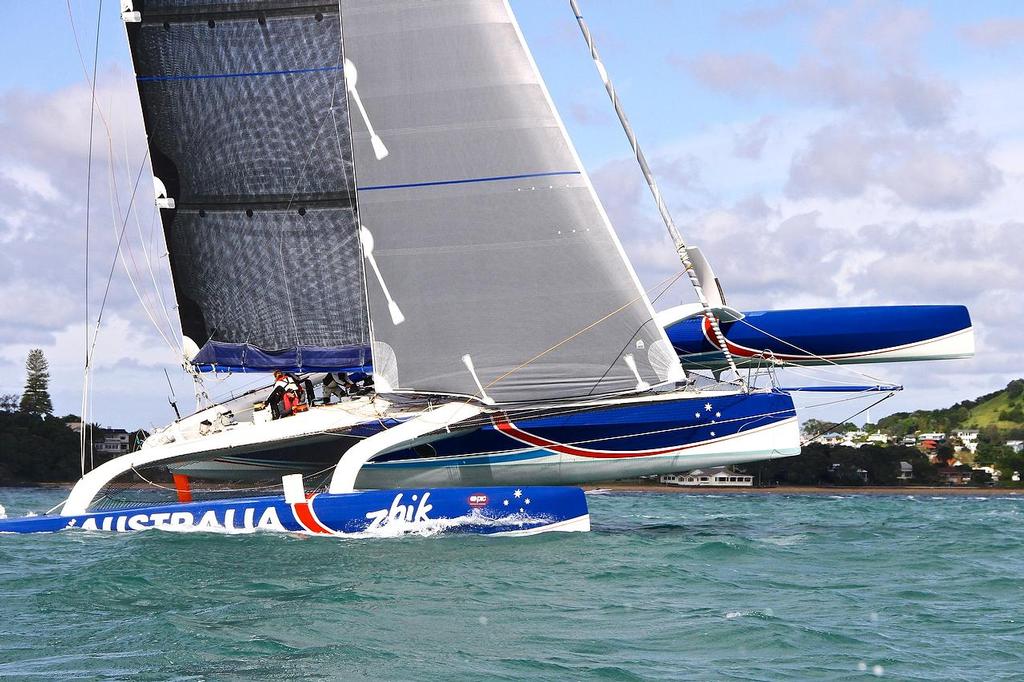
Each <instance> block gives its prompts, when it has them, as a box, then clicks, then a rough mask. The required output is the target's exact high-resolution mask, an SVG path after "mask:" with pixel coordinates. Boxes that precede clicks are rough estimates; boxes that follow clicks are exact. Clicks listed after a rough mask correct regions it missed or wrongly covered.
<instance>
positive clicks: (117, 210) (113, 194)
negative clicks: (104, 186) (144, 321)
mask: <svg viewBox="0 0 1024 682" xmlns="http://www.w3.org/2000/svg"><path fill="white" fill-rule="evenodd" d="M111 151H112V150H111ZM108 158H109V159H110V165H109V167H110V183H111V184H110V209H111V212H112V213H113V214H114V216H115V217H116V218H117V219H118V220H122V216H121V207H120V204H119V203H118V201H117V179H116V178H115V177H114V175H115V174H114V164H113V158H112V157H108ZM142 165H143V167H144V166H145V159H143V164H142ZM141 170H142V169H141V168H140V172H141ZM129 177H131V176H129ZM131 213H132V210H131V209H130V208H129V210H128V213H126V214H125V215H124V217H123V223H124V226H125V227H127V226H128V218H129V216H130V214H131ZM111 228H112V229H113V231H114V236H115V237H116V236H117V223H114V222H112V223H111ZM119 244H120V242H119ZM124 244H125V248H128V242H127V241H126V242H124ZM124 251H125V249H121V248H118V250H117V254H116V255H117V258H118V259H119V260H120V261H121V266H122V267H123V268H124V272H125V274H126V275H127V276H128V282H129V283H130V284H131V285H132V290H134V291H135V296H136V297H137V298H138V299H139V303H140V304H141V305H142V310H143V312H145V313H146V317H147V318H149V321H150V322H151V323H152V324H153V328H154V329H156V332H157V334H159V335H160V338H161V339H163V341H164V343H166V344H167V347H168V348H170V350H171V353H172V354H174V355H175V356H177V352H178V351H177V349H176V348H175V347H174V344H172V343H171V341H170V339H168V338H167V336H166V335H165V334H164V331H163V330H162V329H161V328H160V325H159V324H158V323H157V321H156V318H155V317H154V316H153V314H152V313H151V312H150V310H149V305H148V304H147V303H146V300H145V298H144V297H143V295H142V292H141V291H140V290H139V287H138V286H137V285H136V283H135V278H134V277H133V276H132V273H131V269H130V268H129V267H128V262H127V261H126V260H125V257H124ZM132 264H133V265H135V266H136V269H138V264H137V263H135V261H134V259H133V261H132Z"/></svg>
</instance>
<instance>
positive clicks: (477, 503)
mask: <svg viewBox="0 0 1024 682" xmlns="http://www.w3.org/2000/svg"><path fill="white" fill-rule="evenodd" d="M469 506H470V507H473V508H474V509H479V508H480V507H486V506H487V496H486V495H484V494H483V493H473V494H472V495H470V496H469Z"/></svg>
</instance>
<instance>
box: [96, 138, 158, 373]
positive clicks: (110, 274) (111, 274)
mask: <svg viewBox="0 0 1024 682" xmlns="http://www.w3.org/2000/svg"><path fill="white" fill-rule="evenodd" d="M148 158H149V148H148V147H147V148H146V154H145V156H143V158H142V163H141V164H140V165H139V174H138V175H136V176H135V186H134V187H133V188H132V196H131V200H130V201H129V202H128V211H129V212H131V209H132V205H133V204H134V203H135V195H136V193H137V192H138V189H139V181H140V180H141V179H142V171H144V170H145V169H146V159H148ZM127 227H128V217H127V216H125V219H124V222H123V223H122V225H121V235H120V236H119V237H118V239H117V248H116V249H115V251H114V258H113V259H112V260H111V261H110V270H109V271H108V273H107V284H106V286H105V287H104V289H103V298H102V300H101V301H100V311H99V314H97V316H96V329H95V331H94V333H93V337H92V345H91V346H90V347H89V352H88V354H87V357H86V362H89V360H90V359H91V358H92V353H93V351H94V350H95V347H96V339H97V338H99V333H100V324H101V323H102V321H103V311H104V309H105V308H106V305H107V296H108V295H109V294H110V282H111V280H113V278H114V269H115V268H116V267H117V257H118V254H119V253H120V252H121V242H122V241H123V240H124V233H125V230H126V229H127Z"/></svg>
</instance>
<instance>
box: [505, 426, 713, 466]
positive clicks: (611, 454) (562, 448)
mask: <svg viewBox="0 0 1024 682" xmlns="http://www.w3.org/2000/svg"><path fill="white" fill-rule="evenodd" d="M494 426H495V427H497V429H498V430H499V431H501V432H502V433H504V434H505V435H506V436H509V437H510V438H514V439H516V440H518V441H521V442H523V443H528V444H529V445H536V446H537V447H541V448H544V449H545V450H551V451H552V452H560V453H562V454H563V455H576V456H577V457H591V458H596V459H619V458H623V457H650V456H651V455H665V454H668V453H670V452H679V451H680V450H685V449H687V448H691V447H694V446H693V445H675V446H673V447H670V448H660V449H657V450H591V449H589V448H578V447H575V446H573V445H565V444H564V443H556V442H555V441H553V440H548V439H547V438H541V437H540V436H537V435H535V434H532V433H527V432H526V431H523V430H521V429H519V428H518V427H517V426H516V425H515V424H513V423H512V422H510V421H509V420H508V418H507V417H498V418H495V419H494Z"/></svg>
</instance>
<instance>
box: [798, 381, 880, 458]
mask: <svg viewBox="0 0 1024 682" xmlns="http://www.w3.org/2000/svg"><path fill="white" fill-rule="evenodd" d="M894 395H896V393H895V392H892V393H889V395H886V396H882V397H881V398H879V399H878V400H876V401H875V402H873V403H871V404H870V405H868V406H867V407H865V408H864V409H863V410H860V411H859V412H854V413H853V414H851V415H850V416H849V417H847V418H846V419H844V420H843V421H841V422H835V423H833V424H831V425H830V426H829V427H828V428H826V429H825V430H824V431H819V432H818V433H816V434H814V436H812V437H811V438H809V439H807V440H805V441H803V442H801V443H800V447H803V446H805V445H807V444H808V443H812V442H814V440H815V439H817V438H818V437H820V436H821V435H822V434H824V433H827V432H828V431H829V430H830V429H834V428H835V427H837V426H839V425H840V424H845V423H846V422H848V421H850V420H851V419H853V418H854V417H856V416H858V415H861V414H864V413H865V412H867V411H868V410H870V409H871V408H872V407H874V406H875V405H878V404H879V403H882V402H885V401H886V400H888V399H889V398H891V397H893V396H894Z"/></svg>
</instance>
